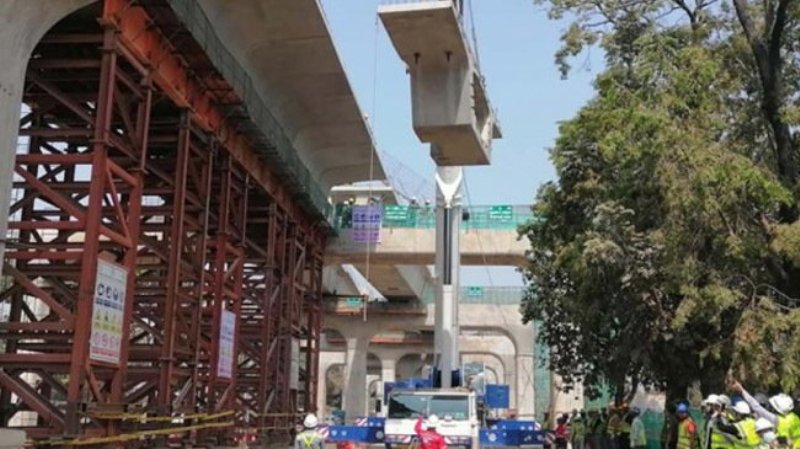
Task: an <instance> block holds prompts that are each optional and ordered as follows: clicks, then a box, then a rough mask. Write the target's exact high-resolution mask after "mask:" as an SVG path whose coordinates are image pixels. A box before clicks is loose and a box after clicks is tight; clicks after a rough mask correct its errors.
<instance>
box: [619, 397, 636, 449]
mask: <svg viewBox="0 0 800 449" xmlns="http://www.w3.org/2000/svg"><path fill="white" fill-rule="evenodd" d="M630 411H631V410H630V409H629V408H628V406H627V405H626V404H622V407H621V409H620V416H621V417H622V421H621V424H620V426H619V437H618V438H617V446H618V447H619V449H630V448H631V422H632V421H633V417H632V416H631V414H630Z"/></svg>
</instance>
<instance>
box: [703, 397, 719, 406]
mask: <svg viewBox="0 0 800 449" xmlns="http://www.w3.org/2000/svg"><path fill="white" fill-rule="evenodd" d="M703 405H719V396H717V395H716V394H710V395H708V397H707V398H705V399H703Z"/></svg>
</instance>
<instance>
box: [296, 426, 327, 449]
mask: <svg viewBox="0 0 800 449" xmlns="http://www.w3.org/2000/svg"><path fill="white" fill-rule="evenodd" d="M297 439H299V440H300V441H301V442H302V443H303V448H304V449H312V448H313V447H314V444H315V443H316V442H317V441H320V440H322V436H321V435H320V434H319V433H317V431H316V430H306V431H305V432H301V433H300V434H298V435H297Z"/></svg>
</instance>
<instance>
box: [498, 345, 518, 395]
mask: <svg viewBox="0 0 800 449" xmlns="http://www.w3.org/2000/svg"><path fill="white" fill-rule="evenodd" d="M500 360H501V361H502V362H503V367H504V368H505V376H504V378H503V379H500V381H501V383H504V384H506V385H508V394H509V396H510V399H511V400H510V401H509V407H511V408H517V382H518V379H519V369H518V368H519V367H518V366H517V360H516V357H515V356H514V355H513V354H511V355H508V354H504V355H502V356H500Z"/></svg>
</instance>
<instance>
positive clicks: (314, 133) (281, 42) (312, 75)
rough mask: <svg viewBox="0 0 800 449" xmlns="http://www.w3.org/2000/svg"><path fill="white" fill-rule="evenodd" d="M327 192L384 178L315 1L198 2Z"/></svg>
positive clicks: (371, 140) (370, 138) (227, 0)
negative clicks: (351, 184)
mask: <svg viewBox="0 0 800 449" xmlns="http://www.w3.org/2000/svg"><path fill="white" fill-rule="evenodd" d="M199 3H200V5H201V6H202V8H203V10H204V11H205V12H206V14H207V15H208V16H209V18H211V20H212V22H213V24H214V27H215V30H214V31H215V32H216V33H217V35H218V36H219V37H220V38H221V39H222V40H223V41H224V42H225V43H226V45H227V47H228V50H230V52H231V53H232V54H233V56H234V57H235V58H236V59H237V60H238V62H239V64H241V66H242V67H243V68H245V70H246V71H247V73H248V74H249V75H250V77H251V78H252V79H253V80H254V81H255V87H256V89H257V90H258V94H259V95H260V96H261V99H262V100H263V101H264V102H266V104H268V105H269V107H270V109H271V112H272V113H273V114H274V115H275V117H276V118H277V120H278V121H279V122H280V124H281V126H282V127H283V129H284V131H285V132H286V133H287V134H288V136H289V138H290V139H291V141H292V143H293V144H294V146H295V147H296V148H297V150H298V152H299V156H300V158H301V160H302V161H303V162H304V163H305V164H306V166H307V167H308V168H309V170H310V172H311V174H312V176H313V177H314V178H315V179H316V180H317V181H318V182H319V183H320V185H321V187H322V188H323V190H324V191H326V192H327V191H328V190H329V189H330V188H331V187H332V186H334V185H339V184H346V183H351V182H354V181H362V180H368V179H370V161H371V160H372V162H373V166H372V172H371V174H372V178H373V179H384V178H385V174H384V172H383V168H382V166H381V164H380V159H379V158H378V155H377V153H376V152H375V146H374V143H373V139H372V135H371V133H370V130H369V129H368V127H367V125H366V123H365V120H364V115H363V113H362V112H361V110H360V109H359V106H358V104H357V103H356V100H355V97H354V95H353V91H352V88H351V86H350V83H349V81H348V79H347V76H346V74H345V72H344V69H343V67H342V63H341V61H340V59H339V57H338V55H337V52H336V49H335V47H334V45H333V42H332V40H331V34H330V31H329V29H328V25H327V23H326V22H325V17H324V15H323V13H322V10H321V6H320V4H319V2H318V1H316V0H236V1H235V2H231V1H229V0H199Z"/></svg>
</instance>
